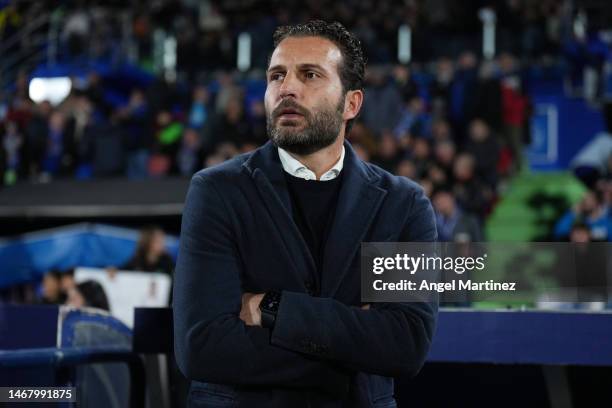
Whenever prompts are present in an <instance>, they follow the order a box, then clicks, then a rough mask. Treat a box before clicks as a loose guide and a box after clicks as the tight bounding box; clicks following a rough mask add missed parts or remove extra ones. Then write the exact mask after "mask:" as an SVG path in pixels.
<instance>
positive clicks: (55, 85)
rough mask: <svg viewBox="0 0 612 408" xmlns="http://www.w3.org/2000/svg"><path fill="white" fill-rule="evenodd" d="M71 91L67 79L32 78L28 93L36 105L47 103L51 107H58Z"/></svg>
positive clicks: (69, 82) (70, 82)
mask: <svg viewBox="0 0 612 408" xmlns="http://www.w3.org/2000/svg"><path fill="white" fill-rule="evenodd" d="M71 89H72V81H71V80H70V78H69V77H52V78H40V77H39V78H32V80H31V81H30V86H29V88H28V93H29V94H30V99H32V100H33V101H34V102H36V103H40V102H44V101H49V102H50V103H51V104H52V105H53V106H56V105H59V104H60V103H62V102H63V101H64V99H66V98H67V97H68V95H69V94H70V90H71Z"/></svg>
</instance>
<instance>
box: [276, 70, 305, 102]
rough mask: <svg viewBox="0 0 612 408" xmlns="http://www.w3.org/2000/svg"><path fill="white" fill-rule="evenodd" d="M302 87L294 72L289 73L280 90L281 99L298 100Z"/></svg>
mask: <svg viewBox="0 0 612 408" xmlns="http://www.w3.org/2000/svg"><path fill="white" fill-rule="evenodd" d="M300 85H301V84H300V81H299V80H298V78H297V77H296V76H295V75H294V74H293V73H292V72H287V74H286V75H285V78H283V83H282V84H281V86H280V89H279V96H280V98H281V99H285V98H287V97H292V98H295V99H298V97H299V95H300Z"/></svg>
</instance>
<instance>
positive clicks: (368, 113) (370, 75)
mask: <svg viewBox="0 0 612 408" xmlns="http://www.w3.org/2000/svg"><path fill="white" fill-rule="evenodd" d="M366 84H367V85H366V90H365V100H364V105H363V114H362V118H363V123H364V124H365V125H366V126H367V127H368V128H369V129H370V130H372V131H373V132H374V133H375V134H376V135H377V136H380V135H381V134H382V132H383V131H384V130H391V129H393V127H394V126H395V124H397V123H398V122H399V119H400V117H401V113H402V106H403V103H402V97H401V94H400V92H399V90H398V89H397V87H396V86H395V85H394V84H393V82H391V81H389V80H387V77H386V75H385V72H384V70H383V69H382V68H368V71H367V72H366Z"/></svg>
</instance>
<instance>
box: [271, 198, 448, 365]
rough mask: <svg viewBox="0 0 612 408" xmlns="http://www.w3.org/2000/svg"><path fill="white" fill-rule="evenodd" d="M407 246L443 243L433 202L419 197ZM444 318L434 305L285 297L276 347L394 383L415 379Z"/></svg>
mask: <svg viewBox="0 0 612 408" xmlns="http://www.w3.org/2000/svg"><path fill="white" fill-rule="evenodd" d="M415 194H416V197H415V201H414V205H413V207H412V211H411V215H410V216H409V217H408V220H407V223H406V225H405V227H404V233H403V236H402V239H401V240H402V241H416V242H432V241H435V240H436V238H437V233H436V226H435V219H434V214H433V209H432V208H431V204H430V203H429V200H428V199H427V198H426V197H425V195H424V194H423V193H422V192H421V191H419V192H416V193H415ZM437 312H438V302H437V297H436V298H435V301H432V302H411V303H375V304H373V306H372V308H371V309H369V310H362V309H360V308H357V307H354V306H347V305H345V304H343V303H341V302H338V301H336V300H335V299H332V298H317V297H311V296H308V295H306V294H303V293H295V292H288V291H283V294H282V298H281V303H280V306H279V310H278V314H277V317H276V323H275V326H274V329H273V331H272V344H276V345H279V346H282V347H285V348H287V349H289V350H295V351H301V352H303V353H307V354H309V355H312V356H316V357H319V358H324V359H328V361H335V362H339V363H341V364H343V365H344V366H345V367H347V368H350V369H354V370H358V371H364V372H367V373H371V374H378V375H383V376H388V377H392V376H393V377H395V376H403V375H407V376H413V375H416V374H417V373H418V371H419V370H420V368H421V367H422V365H423V363H424V361H425V358H426V355H427V352H428V351H429V348H430V345H431V341H432V337H433V333H434V330H435V323H436V318H437Z"/></svg>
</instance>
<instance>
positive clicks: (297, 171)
mask: <svg viewBox="0 0 612 408" xmlns="http://www.w3.org/2000/svg"><path fill="white" fill-rule="evenodd" d="M278 156H279V157H280V161H281V164H282V165H283V169H284V170H285V171H286V172H287V173H289V174H291V175H292V176H294V177H299V178H301V179H304V180H316V179H317V176H316V175H315V173H314V172H313V171H312V170H310V169H309V168H308V167H306V166H304V165H303V164H302V163H300V162H299V161H298V160H297V159H296V158H295V157H293V156H291V154H289V152H287V151H286V150H284V149H281V148H280V147H279V148H278ZM343 166H344V146H342V153H341V154H340V159H339V160H338V161H337V162H336V164H334V167H332V168H331V169H329V170H328V171H326V172H325V173H324V174H323V175H322V176H321V179H320V180H319V181H328V180H333V179H335V178H336V177H338V175H339V174H340V172H341V171H342V167H343Z"/></svg>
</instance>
